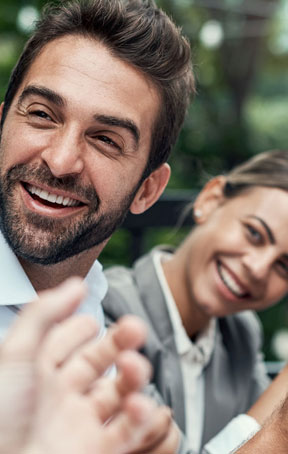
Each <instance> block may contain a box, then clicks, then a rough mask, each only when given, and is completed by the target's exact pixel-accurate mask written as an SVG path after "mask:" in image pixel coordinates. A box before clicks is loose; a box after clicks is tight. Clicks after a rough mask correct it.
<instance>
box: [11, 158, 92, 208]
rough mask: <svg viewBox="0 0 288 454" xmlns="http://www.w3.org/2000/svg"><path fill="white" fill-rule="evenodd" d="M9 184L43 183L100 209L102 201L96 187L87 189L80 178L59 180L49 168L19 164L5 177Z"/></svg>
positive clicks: (71, 177)
mask: <svg viewBox="0 0 288 454" xmlns="http://www.w3.org/2000/svg"><path fill="white" fill-rule="evenodd" d="M4 179H5V180H6V182H7V184H8V185H9V187H10V186H12V185H13V183H15V182H18V181H21V180H22V181H27V182H31V183H35V184H37V183H39V185H41V183H42V184H43V183H44V184H45V185H47V186H50V187H51V189H58V190H63V191H69V192H72V193H73V194H75V196H78V197H79V198H81V199H84V200H87V201H89V202H90V203H92V204H94V205H96V206H97V207H98V205H99V202H100V199H99V197H98V194H97V192H96V191H95V189H94V187H91V186H89V187H85V186H83V184H82V183H80V182H79V177H78V176H74V175H67V176H64V177H61V178H57V177H55V176H54V175H52V173H51V171H50V170H49V168H48V167H44V166H39V165H38V166H33V165H29V164H17V165H15V166H13V167H11V168H10V169H9V170H8V172H7V174H6V176H4Z"/></svg>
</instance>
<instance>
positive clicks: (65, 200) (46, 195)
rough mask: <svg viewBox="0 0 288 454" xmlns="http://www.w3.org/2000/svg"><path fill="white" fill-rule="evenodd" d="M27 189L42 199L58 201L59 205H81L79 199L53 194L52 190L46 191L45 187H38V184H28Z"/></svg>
mask: <svg viewBox="0 0 288 454" xmlns="http://www.w3.org/2000/svg"><path fill="white" fill-rule="evenodd" d="M26 189H27V190H28V191H29V192H30V193H31V194H35V195H37V196H38V197H40V199H43V200H47V201H48V202H52V203H57V204H59V205H63V206H67V207H75V206H78V205H80V203H79V202H78V200H75V199H71V198H70V197H63V196H62V195H56V194H52V193H51V192H48V191H45V190H44V189H40V188H37V187H36V186H32V185H30V184H27V186H26Z"/></svg>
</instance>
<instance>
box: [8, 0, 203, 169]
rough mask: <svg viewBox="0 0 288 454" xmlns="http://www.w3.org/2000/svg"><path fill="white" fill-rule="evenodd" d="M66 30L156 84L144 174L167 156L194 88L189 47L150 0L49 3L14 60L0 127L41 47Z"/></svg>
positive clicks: (95, 0)
mask: <svg viewBox="0 0 288 454" xmlns="http://www.w3.org/2000/svg"><path fill="white" fill-rule="evenodd" d="M65 35H81V36H84V37H90V38H93V39H97V40H99V41H100V42H102V43H103V44H104V45H105V46H107V48H108V49H109V50H110V52H111V53H112V54H113V55H114V56H116V57H118V58H120V59H122V60H124V61H126V62H128V63H129V64H131V65H133V66H134V67H135V68H138V69H139V70H140V71H141V72H142V73H143V74H144V75H146V76H147V77H148V78H149V79H150V80H151V81H152V82H153V83H154V85H155V86H156V88H157V89H158V91H159V93H160V96H161V101H162V102H161V107H160V112H159V114H158V118H157V121H156V122H155V125H154V130H153V131H152V139H151V149H150V156H149V161H148V164H147V168H146V171H145V175H144V177H145V176H147V175H148V174H149V173H150V172H151V171H153V170H155V169H156V168H157V167H159V166H160V165H161V164H162V163H163V162H165V161H166V160H167V159H168V156H169V153H170V151H171V148H172V146H173V145H174V144H175V142H176V140H177V136H178V134H179V131H180V128H181V126H182V123H183V121H184V117H185V114H186V111H187V108H188V105H189V101H190V95H191V94H192V93H193V92H194V90H195V87H194V79H193V73H192V68H191V61H190V46H189V44H188V42H187V40H186V39H185V38H184V37H183V36H182V35H181V31H180V30H179V29H178V28H177V27H176V25H175V24H174V23H173V22H172V21H171V20H170V19H169V18H168V16H167V15H166V14H165V13H164V12H163V11H162V10H160V9H159V8H157V7H156V5H155V3H154V2H153V0H72V1H68V2H61V3H60V4H57V5H55V4H48V5H46V7H45V8H44V10H43V13H42V18H41V20H40V21H39V22H38V23H37V25H36V30H35V32H34V34H33V35H32V36H31V38H30V39H29V40H28V42H27V44H26V46H25V48H24V50H23V52H22V55H21V56H20V58H19V60H18V63H17V64H16V66H15V68H14V70H13V72H12V75H11V78H10V81H9V85H8V89H7V92H6V96H5V100H4V102H5V105H4V111H3V116H2V121H1V128H2V126H3V123H4V121H5V118H6V115H7V112H8V110H9V108H10V106H11V103H12V101H13V98H14V96H15V94H16V92H17V90H18V89H19V86H20V85H21V83H22V81H23V79H24V77H25V75H26V74H27V72H28V70H29V68H30V66H31V65H32V63H33V62H34V60H35V58H36V57H37V56H38V55H39V54H40V52H41V50H42V49H43V47H44V46H45V45H46V44H48V43H50V42H51V41H53V40H55V39H57V38H60V37H63V36H65Z"/></svg>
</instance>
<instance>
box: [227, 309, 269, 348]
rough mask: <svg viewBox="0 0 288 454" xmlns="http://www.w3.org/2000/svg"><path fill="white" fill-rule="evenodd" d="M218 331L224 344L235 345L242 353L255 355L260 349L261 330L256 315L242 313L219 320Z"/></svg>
mask: <svg viewBox="0 0 288 454" xmlns="http://www.w3.org/2000/svg"><path fill="white" fill-rule="evenodd" d="M219 325H220V330H221V332H222V336H223V339H224V342H225V339H227V341H228V342H229V343H232V344H234V345H235V343H237V344H239V348H240V349H241V350H244V351H246V352H247V351H250V352H254V353H256V352H257V351H259V350H260V349H261V347H262V342H263V330H262V325H261V322H260V320H259V317H258V316H257V314H256V313H255V312H253V311H243V312H239V313H237V314H234V315H231V316H228V317H225V318H222V319H219Z"/></svg>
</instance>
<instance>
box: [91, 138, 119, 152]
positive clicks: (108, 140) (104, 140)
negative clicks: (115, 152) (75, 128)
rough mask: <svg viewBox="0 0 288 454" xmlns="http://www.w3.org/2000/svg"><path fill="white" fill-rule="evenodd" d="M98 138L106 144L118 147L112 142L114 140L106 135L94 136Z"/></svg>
mask: <svg viewBox="0 0 288 454" xmlns="http://www.w3.org/2000/svg"><path fill="white" fill-rule="evenodd" d="M96 138H97V139H98V140H101V142H104V143H107V145H111V146H112V147H116V148H118V149H120V147H119V145H118V144H117V143H116V142H114V140H112V139H110V137H107V136H97V137H96Z"/></svg>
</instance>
